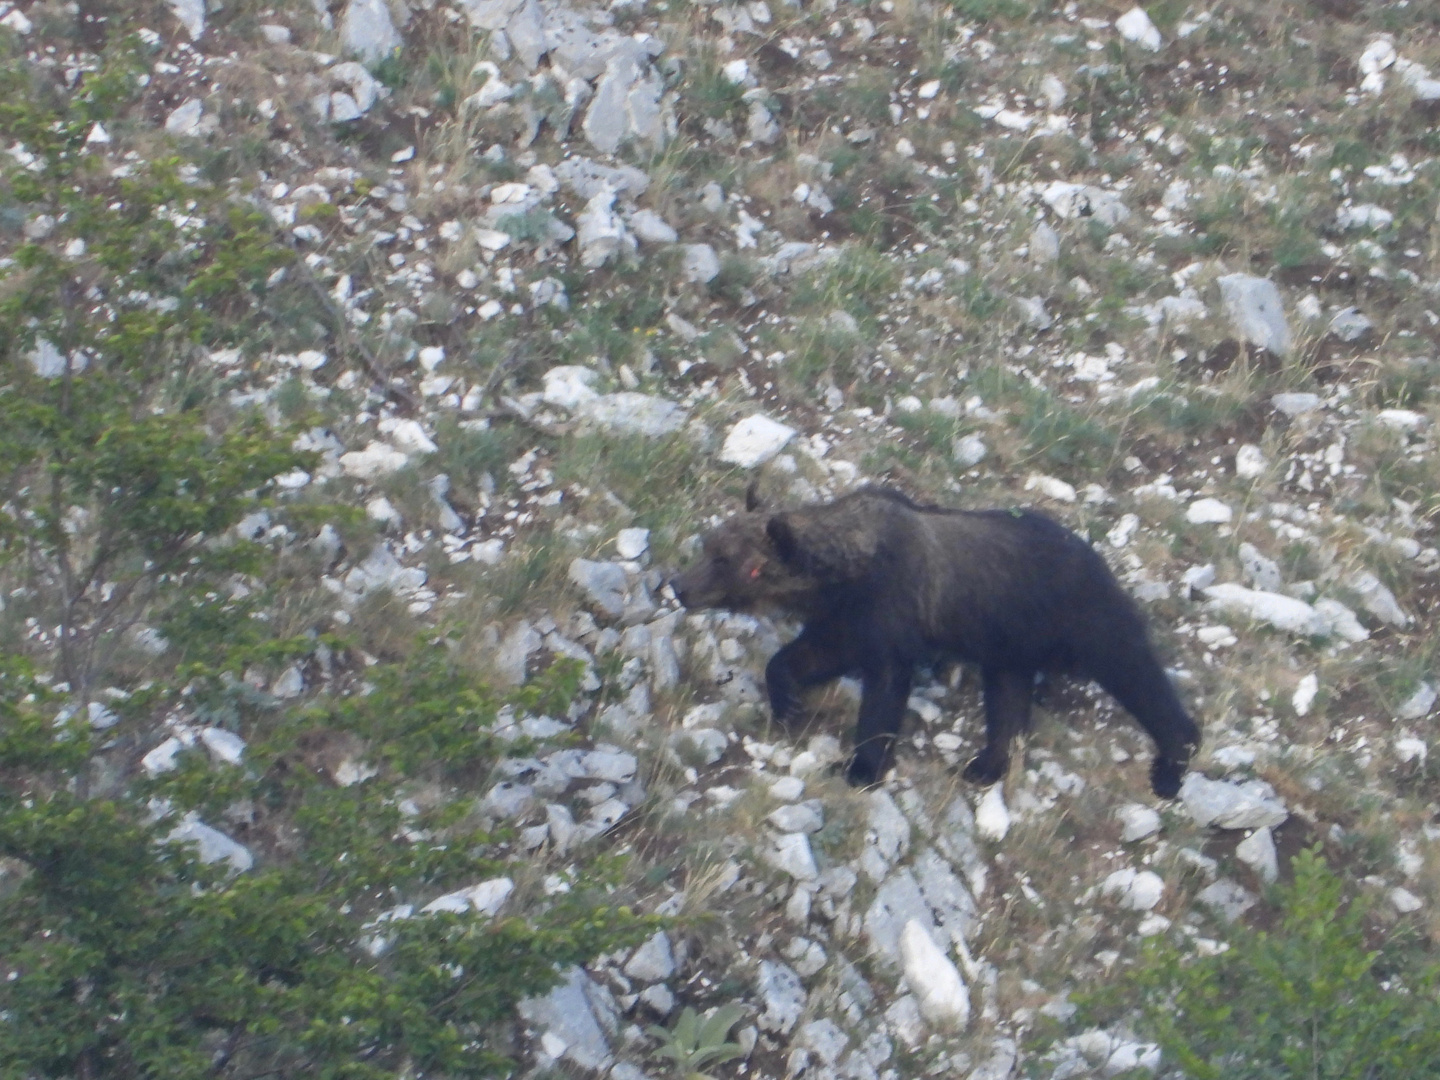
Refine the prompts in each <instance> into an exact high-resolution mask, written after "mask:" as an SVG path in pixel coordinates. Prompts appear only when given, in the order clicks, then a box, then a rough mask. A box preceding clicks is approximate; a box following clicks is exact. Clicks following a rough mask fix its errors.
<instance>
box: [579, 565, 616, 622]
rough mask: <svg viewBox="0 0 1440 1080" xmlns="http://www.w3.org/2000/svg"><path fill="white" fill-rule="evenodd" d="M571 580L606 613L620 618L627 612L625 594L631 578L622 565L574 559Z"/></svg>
mask: <svg viewBox="0 0 1440 1080" xmlns="http://www.w3.org/2000/svg"><path fill="white" fill-rule="evenodd" d="M570 580H571V581H573V582H574V583H575V584H576V585H578V586H580V589H581V591H583V592H584V593H585V595H586V597H587V598H588V599H589V600H590V602H591V603H592V604H594V605H595V606H596V607H597V608H599V609H600V610H601V611H602V612H604V613H605V614H606V615H609V616H610V617H611V618H615V619H618V618H619V617H620V616H621V615H624V614H625V594H626V592H627V591H628V590H629V587H630V580H629V578H627V577H626V576H625V571H624V569H623V568H621V567H620V566H617V565H616V564H615V563H612V562H595V561H593V560H591V559H574V560H572V561H571V563H570Z"/></svg>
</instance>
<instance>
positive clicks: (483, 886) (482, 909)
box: [420, 877, 515, 918]
mask: <svg viewBox="0 0 1440 1080" xmlns="http://www.w3.org/2000/svg"><path fill="white" fill-rule="evenodd" d="M514 891H515V882H513V881H511V880H510V879H509V878H508V877H499V878H491V879H490V880H489V881H482V882H480V883H479V884H478V885H471V886H469V887H468V888H464V889H457V890H455V891H454V892H450V893H446V894H445V895H444V896H437V897H436V898H435V899H434V900H431V901H430V903H428V904H426V905H425V906H424V907H423V908H421V909H420V914H422V915H431V914H434V913H436V912H450V913H452V914H455V915H465V914H468V913H470V912H472V911H475V912H479V913H480V914H481V915H485V916H488V917H490V918H494V917H495V916H496V915H498V914H499V913H500V909H501V908H502V907H504V906H505V901H506V900H508V899H509V898H510V894H511V893H512V892H514Z"/></svg>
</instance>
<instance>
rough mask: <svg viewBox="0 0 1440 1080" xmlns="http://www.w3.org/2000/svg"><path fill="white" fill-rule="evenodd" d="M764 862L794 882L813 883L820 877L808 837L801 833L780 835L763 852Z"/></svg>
mask: <svg viewBox="0 0 1440 1080" xmlns="http://www.w3.org/2000/svg"><path fill="white" fill-rule="evenodd" d="M765 861H766V862H768V863H769V864H770V865H771V866H773V867H775V869H777V870H780V871H782V872H783V873H786V874H789V875H790V876H791V877H792V878H794V879H795V880H796V881H814V880H815V879H816V878H818V877H819V876H820V868H819V867H818V866H817V865H816V864H815V853H814V851H812V850H811V848H810V837H808V836H806V835H805V834H804V833H803V832H793V833H781V834H780V835H779V836H777V837H776V838H775V843H774V844H773V845H772V846H770V847H769V848H768V849H766V851H765Z"/></svg>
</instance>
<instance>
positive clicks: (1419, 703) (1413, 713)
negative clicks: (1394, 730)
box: [1395, 682, 1440, 720]
mask: <svg viewBox="0 0 1440 1080" xmlns="http://www.w3.org/2000/svg"><path fill="white" fill-rule="evenodd" d="M1437 696H1440V695H1437V693H1436V690H1435V687H1434V685H1433V684H1431V683H1429V682H1422V683H1421V684H1420V685H1419V686H1417V687H1416V688H1415V692H1414V693H1413V694H1411V695H1410V696H1409V697H1408V698H1406V699H1405V701H1404V703H1403V704H1402V705H1401V706H1400V708H1399V710H1398V711H1397V712H1396V714H1395V715H1396V716H1397V717H1399V718H1400V719H1401V720H1419V719H1421V718H1422V717H1425V716H1429V715H1430V710H1431V709H1433V708H1434V707H1435V699H1436V697H1437Z"/></svg>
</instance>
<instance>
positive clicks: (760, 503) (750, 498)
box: [745, 477, 765, 514]
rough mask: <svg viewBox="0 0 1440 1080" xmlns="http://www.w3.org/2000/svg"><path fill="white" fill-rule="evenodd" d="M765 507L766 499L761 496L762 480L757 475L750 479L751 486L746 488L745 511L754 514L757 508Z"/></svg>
mask: <svg viewBox="0 0 1440 1080" xmlns="http://www.w3.org/2000/svg"><path fill="white" fill-rule="evenodd" d="M763 509H765V500H764V499H762V498H760V480H759V478H758V477H757V478H756V479H754V480H751V481H750V486H749V487H747V488H746V489H745V512H746V513H747V514H753V513H755V511H757V510H763Z"/></svg>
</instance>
